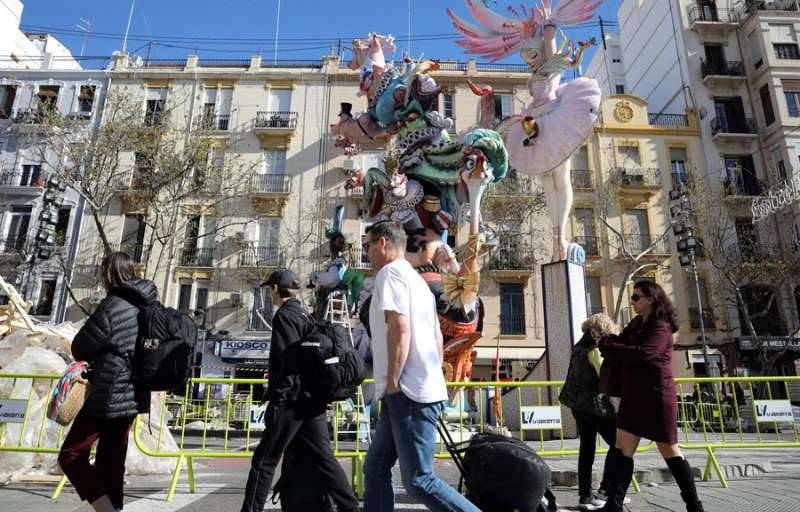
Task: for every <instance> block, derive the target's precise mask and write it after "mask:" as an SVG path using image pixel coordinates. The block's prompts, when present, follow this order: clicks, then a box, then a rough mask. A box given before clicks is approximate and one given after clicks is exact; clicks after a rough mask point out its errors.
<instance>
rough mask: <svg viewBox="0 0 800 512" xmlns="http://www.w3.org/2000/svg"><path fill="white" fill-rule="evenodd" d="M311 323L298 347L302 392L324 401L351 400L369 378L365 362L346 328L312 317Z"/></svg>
mask: <svg viewBox="0 0 800 512" xmlns="http://www.w3.org/2000/svg"><path fill="white" fill-rule="evenodd" d="M309 322H310V323H309V328H308V331H307V332H306V335H305V336H304V337H303V339H302V340H301V341H300V342H299V343H297V344H296V345H297V347H296V350H297V353H298V367H299V372H300V387H301V389H302V390H303V393H304V394H306V395H308V396H309V397H310V398H312V399H314V400H319V401H324V402H337V401H340V400H346V399H348V398H350V397H351V396H353V395H355V393H356V389H357V388H358V386H359V385H361V383H362V382H363V381H364V378H365V377H366V375H367V371H366V367H365V365H364V360H363V359H362V358H361V356H360V355H359V353H358V352H357V351H356V349H355V348H354V347H353V342H352V341H351V340H350V336H348V335H347V329H345V328H344V327H343V326H341V325H336V324H333V323H331V322H327V321H324V322H318V321H315V320H313V319H311V318H310V317H309Z"/></svg>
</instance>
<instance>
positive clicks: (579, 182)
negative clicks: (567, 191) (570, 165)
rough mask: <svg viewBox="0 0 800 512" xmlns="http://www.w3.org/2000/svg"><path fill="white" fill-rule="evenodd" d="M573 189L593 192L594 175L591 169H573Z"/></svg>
mask: <svg viewBox="0 0 800 512" xmlns="http://www.w3.org/2000/svg"><path fill="white" fill-rule="evenodd" d="M572 188H575V189H583V190H591V189H593V188H594V173H593V172H592V171H591V170H589V169H572Z"/></svg>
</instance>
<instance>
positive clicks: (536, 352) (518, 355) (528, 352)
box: [475, 347, 544, 363]
mask: <svg viewBox="0 0 800 512" xmlns="http://www.w3.org/2000/svg"><path fill="white" fill-rule="evenodd" d="M475 350H476V351H477V352H478V355H477V357H476V358H475V360H476V361H479V362H482V363H485V362H491V361H494V360H495V358H496V357H497V348H496V347H475ZM542 354H544V347H500V359H517V360H525V361H537V360H539V359H541V358H542Z"/></svg>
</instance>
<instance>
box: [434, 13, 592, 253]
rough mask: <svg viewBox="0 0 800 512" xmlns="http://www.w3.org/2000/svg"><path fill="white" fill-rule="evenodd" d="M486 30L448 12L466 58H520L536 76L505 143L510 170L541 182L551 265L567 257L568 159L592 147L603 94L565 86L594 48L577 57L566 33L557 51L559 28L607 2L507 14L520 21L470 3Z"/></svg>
mask: <svg viewBox="0 0 800 512" xmlns="http://www.w3.org/2000/svg"><path fill="white" fill-rule="evenodd" d="M465 1H466V4H467V8H468V9H469V11H470V13H471V14H472V16H473V18H475V20H477V22H478V23H479V24H480V25H474V24H472V23H468V22H466V21H464V20H463V19H461V18H460V17H458V16H457V15H456V14H455V13H453V11H452V10H450V9H448V10H447V12H448V15H449V16H450V19H451V20H452V22H453V26H454V27H455V28H456V30H458V32H459V33H461V35H462V36H463V39H460V40H458V41H456V42H457V43H458V44H459V45H460V46H461V47H463V48H464V49H465V50H466V51H467V53H472V54H477V55H480V56H482V57H484V58H486V59H489V60H490V61H496V60H499V59H502V58H504V57H506V56H508V55H510V54H512V53H514V52H516V51H519V52H520V55H521V57H522V59H523V60H524V61H525V62H526V63H527V64H528V67H529V68H530V71H531V76H530V79H529V80H528V88H529V90H530V93H531V96H532V98H533V101H532V102H531V104H530V105H529V106H528V107H527V108H526V109H525V110H524V111H523V112H522V114H521V115H518V116H514V120H515V121H516V122H514V123H512V124H511V126H510V128H509V129H508V134H507V136H506V148H507V149H508V153H509V158H510V160H511V164H512V166H513V167H514V168H516V169H517V170H518V171H519V172H521V173H523V174H527V175H529V176H541V180H542V185H543V187H544V191H545V198H546V201H547V208H548V211H549V213H550V220H551V223H552V226H553V256H552V259H553V261H559V260H562V259H565V258H566V255H567V246H568V242H567V239H566V233H567V231H566V228H567V220H568V219H569V213H570V211H571V209H572V184H571V181H570V167H569V158H570V157H571V156H572V155H573V154H574V153H575V151H576V150H577V149H578V148H579V147H580V146H581V145H582V144H583V143H584V142H585V141H586V139H587V138H588V137H589V135H590V134H591V131H592V127H593V126H594V123H595V122H596V121H597V118H598V112H599V107H600V99H601V93H600V88H599V86H598V85H597V82H596V81H595V80H592V79H588V78H577V79H575V80H571V81H569V82H567V83H565V84H563V85H562V84H561V83H560V82H561V74H562V73H563V72H564V71H565V70H567V69H576V68H577V67H578V66H579V65H580V60H581V58H582V56H583V52H584V50H585V49H586V48H587V47H588V46H590V45H591V44H592V43H591V42H589V43H579V49H578V51H577V52H575V53H573V51H572V45H571V44H569V45H567V44H566V40H565V38H564V36H563V33H562V43H561V45H560V47H557V45H556V35H557V32H558V27H563V26H567V25H572V24H575V23H580V22H583V21H586V20H588V19H590V18H591V17H592V16H593V14H594V11H595V9H597V7H598V6H599V5H600V4H601V3H602V1H603V0H561V2H560V3H559V4H558V7H556V8H555V9H553V8H552V2H551V1H550V0H542V2H541V7H538V8H531V9H530V10H529V9H526V8H525V7H522V8H521V9H522V15H520V14H519V12H518V11H517V10H515V9H514V8H511V7H509V10H510V11H512V13H513V14H514V15H515V18H510V17H506V16H501V15H499V14H497V13H495V12H493V11H492V10H491V9H489V8H488V7H487V6H486V5H485V4H484V3H483V2H482V1H481V0H465Z"/></svg>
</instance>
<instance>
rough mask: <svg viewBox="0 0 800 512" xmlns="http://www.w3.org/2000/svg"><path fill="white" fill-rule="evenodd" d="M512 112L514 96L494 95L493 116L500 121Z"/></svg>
mask: <svg viewBox="0 0 800 512" xmlns="http://www.w3.org/2000/svg"><path fill="white" fill-rule="evenodd" d="M513 113H514V97H513V96H512V95H510V94H495V95H494V118H495V120H496V121H501V120H503V119H505V118H507V117H508V116H510V115H511V114H513Z"/></svg>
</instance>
